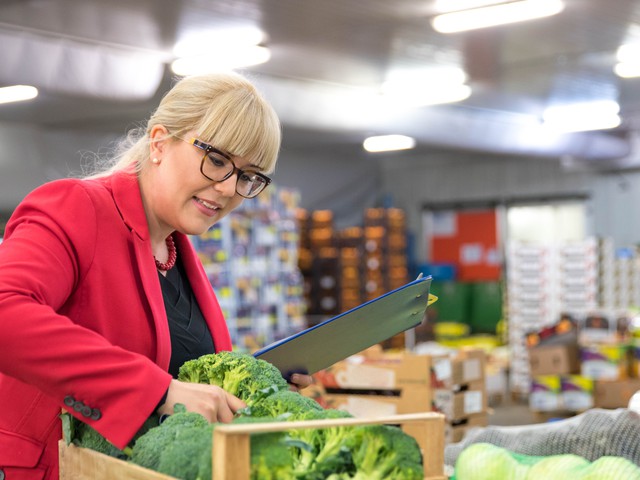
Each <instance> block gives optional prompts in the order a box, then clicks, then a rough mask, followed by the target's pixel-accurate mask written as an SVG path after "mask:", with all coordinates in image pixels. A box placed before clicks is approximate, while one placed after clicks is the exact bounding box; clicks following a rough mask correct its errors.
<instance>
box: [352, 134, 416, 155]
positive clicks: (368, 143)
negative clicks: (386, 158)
mask: <svg viewBox="0 0 640 480" xmlns="http://www.w3.org/2000/svg"><path fill="white" fill-rule="evenodd" d="M362 146H363V147H364V149H365V150H366V151H367V152H390V151H394V150H408V149H411V148H413V147H415V146H416V140H415V138H412V137H407V136H405V135H379V136H376V137H369V138H367V139H365V141H364V142H363V143H362Z"/></svg>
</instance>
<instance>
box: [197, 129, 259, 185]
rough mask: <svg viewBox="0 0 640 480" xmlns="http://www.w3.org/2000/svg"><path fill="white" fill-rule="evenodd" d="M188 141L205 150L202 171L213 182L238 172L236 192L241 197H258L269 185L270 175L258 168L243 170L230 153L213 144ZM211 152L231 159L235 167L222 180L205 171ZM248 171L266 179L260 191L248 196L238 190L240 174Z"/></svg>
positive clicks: (201, 162) (201, 164) (201, 163)
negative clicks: (205, 163)
mask: <svg viewBox="0 0 640 480" xmlns="http://www.w3.org/2000/svg"><path fill="white" fill-rule="evenodd" d="M187 143H190V144H191V145H193V146H194V147H196V148H199V149H200V150H204V155H203V156H202V160H201V161H200V173H201V174H202V176H203V177H204V178H206V179H207V180H211V181H212V182H224V181H225V180H227V179H228V178H230V177H232V176H233V174H234V173H237V174H238V176H237V177H236V193H237V194H238V195H240V196H241V197H243V198H255V197H257V196H258V195H260V194H261V193H262V192H264V190H265V188H267V187H268V186H269V184H270V183H271V179H270V178H269V177H267V176H266V175H265V174H263V173H260V172H258V171H256V170H242V169H240V168H238V167H236V164H235V163H233V160H232V159H231V155H229V154H228V153H226V152H223V151H222V150H219V149H217V148H215V147H214V146H212V145H209V144H208V143H204V142H202V141H200V140H198V139H197V138H192V139H191V140H188V141H187ZM210 153H215V154H216V155H220V156H221V157H223V158H226V159H227V160H229V162H231V166H232V167H233V170H231V171H230V172H229V173H228V174H227V175H225V176H224V177H223V178H222V179H220V180H214V179H213V178H211V177H209V176H208V175H207V174H205V173H204V162H206V161H207V156H208V155H209V154H210ZM248 173H251V174H255V175H257V176H259V177H260V178H262V179H263V180H264V187H262V189H260V190H259V191H258V193H256V194H255V195H253V196H251V197H247V196H246V195H243V194H242V193H240V192H238V181H239V179H240V175H243V174H248Z"/></svg>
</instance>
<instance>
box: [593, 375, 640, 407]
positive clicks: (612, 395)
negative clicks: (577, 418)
mask: <svg viewBox="0 0 640 480" xmlns="http://www.w3.org/2000/svg"><path fill="white" fill-rule="evenodd" d="M594 390H595V391H594V406H595V407H597V408H627V406H628V405H629V400H630V399H631V397H632V396H633V394H634V393H636V392H637V391H639V390H640V379H639V378H627V379H624V380H596V381H595V389H594Z"/></svg>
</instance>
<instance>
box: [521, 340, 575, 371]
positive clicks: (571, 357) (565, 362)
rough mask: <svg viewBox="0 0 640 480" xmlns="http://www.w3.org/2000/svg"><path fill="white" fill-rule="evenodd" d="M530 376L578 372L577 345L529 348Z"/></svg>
mask: <svg viewBox="0 0 640 480" xmlns="http://www.w3.org/2000/svg"><path fill="white" fill-rule="evenodd" d="M529 366H530V369H531V375H532V376H538V375H567V374H573V373H579V372H580V354H579V350H578V345H577V344H576V343H570V344H566V345H541V346H538V347H533V348H530V349H529Z"/></svg>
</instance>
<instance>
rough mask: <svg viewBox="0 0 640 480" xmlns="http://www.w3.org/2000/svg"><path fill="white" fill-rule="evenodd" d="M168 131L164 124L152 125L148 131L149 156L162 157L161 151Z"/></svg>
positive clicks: (166, 139)
mask: <svg viewBox="0 0 640 480" xmlns="http://www.w3.org/2000/svg"><path fill="white" fill-rule="evenodd" d="M168 135H169V131H168V130H167V129H166V128H165V127H164V125H154V126H153V127H151V131H150V132H149V158H154V157H156V158H162V153H163V151H164V148H165V146H166V144H167V142H168V138H167V136H168Z"/></svg>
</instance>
